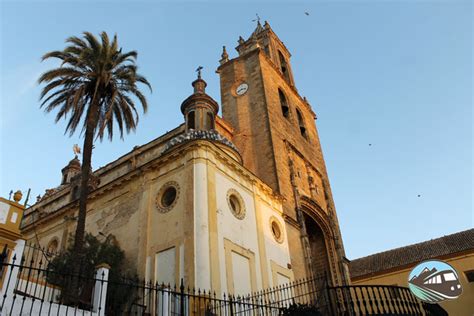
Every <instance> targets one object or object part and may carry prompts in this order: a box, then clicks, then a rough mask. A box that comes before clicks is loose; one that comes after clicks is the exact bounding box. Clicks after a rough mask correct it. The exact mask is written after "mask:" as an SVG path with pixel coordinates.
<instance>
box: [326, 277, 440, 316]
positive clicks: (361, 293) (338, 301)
mask: <svg viewBox="0 0 474 316" xmlns="http://www.w3.org/2000/svg"><path fill="white" fill-rule="evenodd" d="M328 293H329V294H328V295H329V297H330V300H331V302H333V313H334V314H336V315H439V316H442V315H447V313H446V312H445V311H444V310H443V308H441V307H440V306H439V305H437V304H426V303H423V302H421V301H419V300H417V299H416V297H415V296H414V295H413V293H411V291H410V290H409V289H408V288H406V287H400V286H393V285H353V286H338V287H328Z"/></svg>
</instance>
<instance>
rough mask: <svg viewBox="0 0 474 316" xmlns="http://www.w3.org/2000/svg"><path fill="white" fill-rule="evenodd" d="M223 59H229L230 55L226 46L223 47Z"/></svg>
mask: <svg viewBox="0 0 474 316" xmlns="http://www.w3.org/2000/svg"><path fill="white" fill-rule="evenodd" d="M221 57H222V59H227V58H229V54H227V50H226V49H225V46H222V55H221Z"/></svg>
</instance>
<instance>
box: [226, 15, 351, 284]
mask: <svg viewBox="0 0 474 316" xmlns="http://www.w3.org/2000/svg"><path fill="white" fill-rule="evenodd" d="M236 50H237V52H238V56H237V57H236V58H233V59H230V58H229V55H228V53H227V51H226V48H225V47H224V50H223V53H222V56H221V57H222V58H221V60H220V61H219V63H220V66H219V67H218V69H217V73H219V75H220V83H221V98H222V100H221V104H222V115H223V118H224V119H225V120H226V121H227V122H229V123H230V124H231V125H232V127H233V128H234V131H235V132H234V137H233V143H234V144H235V145H236V146H237V148H238V149H239V151H240V153H241V155H242V159H243V164H244V166H245V167H247V168H248V169H250V170H251V171H252V172H253V173H254V174H256V175H257V176H258V177H259V178H261V179H262V180H263V181H264V182H265V183H267V184H268V185H269V186H270V187H272V188H273V190H274V191H276V192H278V193H279V194H281V195H282V196H283V197H284V199H285V202H284V204H283V211H284V215H285V219H286V222H287V223H288V225H286V226H287V227H288V228H287V229H288V231H287V233H288V238H289V244H290V245H291V249H290V253H291V266H292V269H293V271H294V273H295V277H296V278H299V277H311V276H314V275H321V274H326V275H327V276H328V278H329V280H330V282H331V283H332V284H347V283H348V282H349V278H348V273H347V267H346V263H345V260H346V259H345V254H344V248H343V245H342V238H341V234H340V230H339V224H338V220H337V215H336V210H335V206H334V202H333V199H332V193H331V189H330V186H329V180H328V175H327V172H326V166H325V163H324V158H323V154H322V150H321V145H320V141H319V136H318V131H317V128H316V124H315V119H316V114H315V113H314V111H313V110H312V108H311V105H310V104H309V103H308V101H307V100H306V98H304V97H301V96H300V94H299V93H298V91H297V89H296V87H295V81H294V77H293V72H292V69H291V63H290V58H291V54H290V52H289V50H288V49H287V47H286V46H285V45H284V43H283V42H282V41H281V40H280V39H279V38H278V36H277V35H276V34H275V33H274V32H273V30H272V28H271V27H270V25H269V24H268V22H266V21H265V23H264V25H263V26H262V25H261V24H260V21H258V22H257V27H256V29H255V30H254V32H253V33H252V34H251V35H250V37H249V38H248V39H247V40H244V39H243V38H242V37H240V38H239V40H238V46H237V47H236Z"/></svg>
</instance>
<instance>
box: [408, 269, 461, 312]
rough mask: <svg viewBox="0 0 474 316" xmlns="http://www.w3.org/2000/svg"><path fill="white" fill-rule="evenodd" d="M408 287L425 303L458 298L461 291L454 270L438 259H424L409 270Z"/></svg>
mask: <svg viewBox="0 0 474 316" xmlns="http://www.w3.org/2000/svg"><path fill="white" fill-rule="evenodd" d="M408 287H409V288H410V291H411V292H412V293H413V294H415V296H416V297H417V298H419V299H420V300H422V301H424V302H427V303H439V302H442V301H444V300H447V299H455V298H458V297H459V295H461V293H462V286H461V282H460V281H459V276H458V273H457V272H456V270H454V268H453V267H451V266H450V265H449V264H447V263H446V262H443V261H439V260H430V261H424V262H422V263H420V264H419V265H417V266H416V267H415V268H413V270H411V272H410V274H409V276H408Z"/></svg>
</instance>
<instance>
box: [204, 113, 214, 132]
mask: <svg viewBox="0 0 474 316" xmlns="http://www.w3.org/2000/svg"><path fill="white" fill-rule="evenodd" d="M206 117H207V126H206V127H207V129H214V117H213V115H212V113H209V112H207V116H206Z"/></svg>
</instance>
